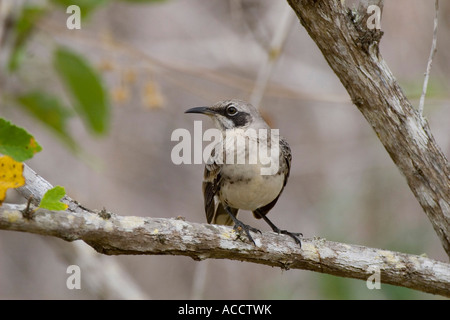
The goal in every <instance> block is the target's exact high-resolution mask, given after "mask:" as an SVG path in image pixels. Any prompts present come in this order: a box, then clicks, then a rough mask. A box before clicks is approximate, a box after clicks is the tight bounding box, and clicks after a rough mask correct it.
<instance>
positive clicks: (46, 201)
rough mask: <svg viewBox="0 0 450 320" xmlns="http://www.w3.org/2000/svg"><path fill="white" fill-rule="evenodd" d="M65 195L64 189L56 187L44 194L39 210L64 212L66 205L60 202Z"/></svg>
mask: <svg viewBox="0 0 450 320" xmlns="http://www.w3.org/2000/svg"><path fill="white" fill-rule="evenodd" d="M65 195H66V190H65V189H64V187H61V186H56V187H54V188H52V189H50V190H48V191H47V192H46V193H45V194H44V196H43V197H42V200H41V203H40V204H39V208H42V209H47V210H56V211H60V210H66V209H67V207H68V205H67V204H65V203H62V202H61V201H60V200H61V199H62V198H63V197H64V196H65Z"/></svg>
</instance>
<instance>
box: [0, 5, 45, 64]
mask: <svg viewBox="0 0 450 320" xmlns="http://www.w3.org/2000/svg"><path fill="white" fill-rule="evenodd" d="M44 13H45V9H44V8H43V7H36V6H24V8H23V9H22V12H21V13H20V16H19V18H18V19H17V22H16V24H15V25H14V36H15V38H14V44H13V48H12V51H11V54H10V56H9V60H8V70H9V71H10V72H13V71H16V70H17V69H18V68H19V66H20V63H21V62H22V60H23V57H24V56H25V44H26V41H27V39H28V38H29V36H30V34H31V33H32V31H33V27H34V25H35V24H36V22H37V21H38V20H39V19H40V18H41V17H42V16H43V14H44Z"/></svg>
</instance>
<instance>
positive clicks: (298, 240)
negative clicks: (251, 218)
mask: <svg viewBox="0 0 450 320" xmlns="http://www.w3.org/2000/svg"><path fill="white" fill-rule="evenodd" d="M254 212H256V213H257V214H258V216H260V217H261V218H262V219H263V220H264V221H265V222H267V224H268V225H269V226H270V227H271V228H272V230H273V232H276V233H278V234H280V233H281V234H286V235H288V236H290V237H291V238H292V239H294V240H295V242H296V243H297V244H298V245H299V246H300V248H301V247H302V242H301V241H300V238H299V237H303V234H301V233H296V232H289V231H287V230H281V229H280V228H278V227H277V226H276V225H274V224H273V222H272V221H270V220H269V218H267V217H266V215H265V214H262V213H260V212H259V210H255V211H254Z"/></svg>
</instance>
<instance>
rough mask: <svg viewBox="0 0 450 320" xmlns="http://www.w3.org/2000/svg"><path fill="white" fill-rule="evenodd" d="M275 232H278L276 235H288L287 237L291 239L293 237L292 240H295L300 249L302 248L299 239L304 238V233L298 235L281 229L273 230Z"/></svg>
mask: <svg viewBox="0 0 450 320" xmlns="http://www.w3.org/2000/svg"><path fill="white" fill-rule="evenodd" d="M273 231H274V232H276V233H278V234H280V233H281V234H286V235H288V236H289V237H291V238H292V239H294V240H295V242H296V243H297V244H298V245H299V246H300V248H301V247H302V242H301V241H300V238H299V237H303V234H302V233H299V232H298V233H297V232H289V231H287V230H280V229H278V228H276V229H274V230H273Z"/></svg>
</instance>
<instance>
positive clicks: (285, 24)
mask: <svg viewBox="0 0 450 320" xmlns="http://www.w3.org/2000/svg"><path fill="white" fill-rule="evenodd" d="M280 20H281V22H280V23H279V25H278V28H277V30H276V31H275V34H274V35H273V38H272V42H271V44H270V48H269V50H268V52H267V58H266V61H265V62H264V64H263V65H262V66H261V69H260V70H259V73H258V77H257V78H256V83H255V87H254V88H253V91H252V94H251V97H250V103H251V104H253V105H254V106H255V107H259V104H260V102H261V100H262V97H263V95H264V92H265V90H266V87H267V84H268V82H269V80H270V77H271V76H272V72H273V67H274V66H275V63H276V62H277V61H278V59H279V57H280V54H281V52H282V50H283V47H284V44H285V42H286V39H287V36H288V34H289V31H290V30H291V29H292V24H293V22H294V21H295V14H294V13H293V12H292V9H291V8H290V7H289V6H286V7H285V9H284V12H283V14H282V17H281V19H280Z"/></svg>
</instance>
